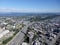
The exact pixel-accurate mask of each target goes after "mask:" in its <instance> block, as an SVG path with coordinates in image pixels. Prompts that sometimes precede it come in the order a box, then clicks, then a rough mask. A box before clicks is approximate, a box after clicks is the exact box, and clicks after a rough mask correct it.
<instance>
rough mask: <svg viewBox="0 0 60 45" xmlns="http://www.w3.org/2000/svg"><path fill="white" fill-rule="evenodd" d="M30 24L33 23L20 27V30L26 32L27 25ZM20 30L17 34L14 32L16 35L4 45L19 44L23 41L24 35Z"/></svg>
mask: <svg viewBox="0 0 60 45" xmlns="http://www.w3.org/2000/svg"><path fill="white" fill-rule="evenodd" d="M31 24H33V23H30V24H27V25H26V26H25V27H24V28H22V30H21V31H23V32H24V33H26V31H27V27H28V26H30V25H31ZM21 31H20V32H19V33H18V34H16V36H15V37H14V38H13V39H12V40H11V41H10V42H9V43H8V44H6V45H20V44H21V43H22V41H23V38H24V36H25V35H24V34H23V33H22V32H21Z"/></svg>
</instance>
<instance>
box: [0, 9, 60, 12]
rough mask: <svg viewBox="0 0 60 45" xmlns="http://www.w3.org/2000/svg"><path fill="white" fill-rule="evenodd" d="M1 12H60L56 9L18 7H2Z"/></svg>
mask: <svg viewBox="0 0 60 45" xmlns="http://www.w3.org/2000/svg"><path fill="white" fill-rule="evenodd" d="M0 12H60V10H57V9H54V10H51V9H16V8H0Z"/></svg>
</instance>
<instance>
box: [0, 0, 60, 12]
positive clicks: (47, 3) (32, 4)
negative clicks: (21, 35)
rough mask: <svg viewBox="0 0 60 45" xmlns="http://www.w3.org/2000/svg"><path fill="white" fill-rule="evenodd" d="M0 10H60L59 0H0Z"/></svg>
mask: <svg viewBox="0 0 60 45" xmlns="http://www.w3.org/2000/svg"><path fill="white" fill-rule="evenodd" d="M0 12H40V13H41V12H60V0H0Z"/></svg>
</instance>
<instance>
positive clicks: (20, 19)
mask: <svg viewBox="0 0 60 45" xmlns="http://www.w3.org/2000/svg"><path fill="white" fill-rule="evenodd" d="M27 15H28V16H27ZM27 15H24V16H0V45H60V14H27Z"/></svg>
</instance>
